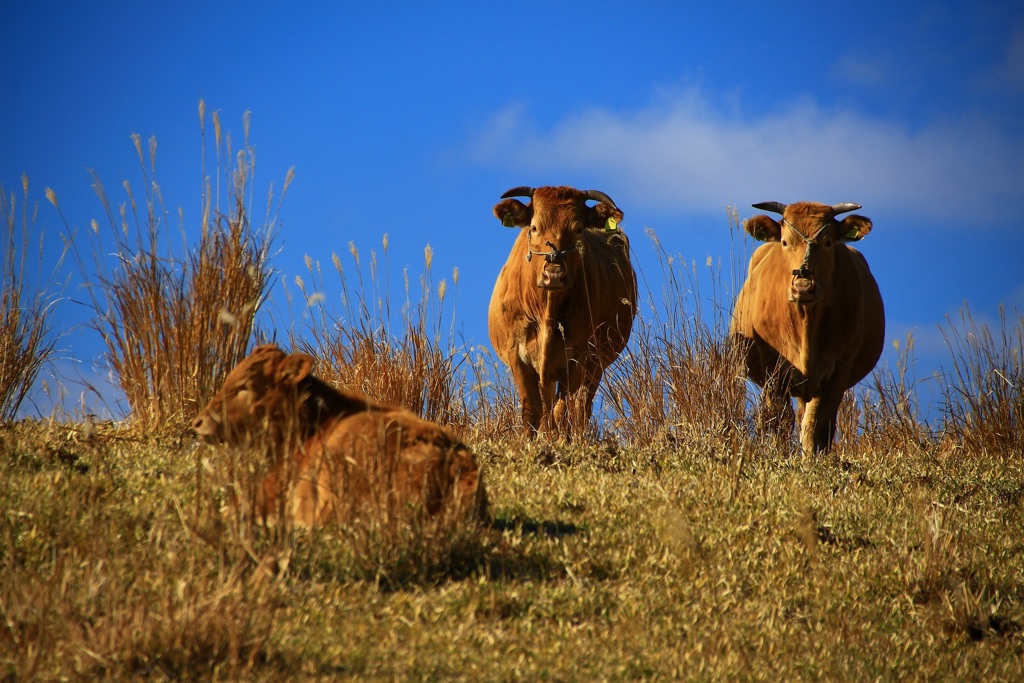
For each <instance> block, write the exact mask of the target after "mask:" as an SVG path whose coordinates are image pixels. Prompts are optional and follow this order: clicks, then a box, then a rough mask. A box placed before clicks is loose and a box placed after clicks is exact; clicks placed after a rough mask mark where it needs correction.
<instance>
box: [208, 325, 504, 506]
mask: <svg viewBox="0 0 1024 683" xmlns="http://www.w3.org/2000/svg"><path fill="white" fill-rule="evenodd" d="M312 365H313V359H312V358H311V357H310V356H308V355H306V354H302V353H293V354H286V353H285V352H284V351H281V350H280V349H278V348H277V347H276V346H274V345H273V344H268V345H265V346H259V347H257V348H256V349H255V350H254V351H253V352H252V354H250V355H249V357H247V358H246V359H244V360H243V361H242V362H241V363H239V364H238V365H237V366H236V367H235V369H234V370H232V371H231V373H230V374H229V375H228V377H227V379H226V380H225V382H224V386H223V387H222V388H221V389H220V391H219V392H217V395H216V396H214V397H213V399H212V400H211V401H210V403H209V405H207V406H206V407H205V408H204V409H203V410H202V411H201V412H200V413H199V415H198V416H197V417H196V419H195V422H194V423H193V426H192V427H193V430H194V431H195V432H196V434H198V435H199V436H200V438H202V439H203V440H204V441H206V442H208V443H225V444H229V445H234V446H257V447H261V446H262V447H265V448H266V451H267V455H268V457H269V465H270V470H269V473H268V475H267V477H266V479H265V481H264V483H263V486H262V487H261V491H260V492H259V493H258V500H257V508H258V509H257V512H258V514H259V515H260V516H261V517H262V518H263V520H264V521H267V522H270V521H274V520H275V518H276V516H277V514H278V513H279V512H280V511H283V512H284V514H285V515H286V516H287V517H288V518H289V520H290V521H291V522H293V523H295V524H296V525H299V526H313V525H314V524H320V523H324V522H328V521H332V520H337V519H352V518H353V517H356V516H358V515H360V514H363V513H366V512H370V511H374V510H376V511H379V512H393V511H396V510H401V509H406V508H409V507H412V508H414V509H421V510H422V511H424V512H425V513H426V514H427V515H428V516H431V517H437V516H439V515H447V514H455V515H464V514H474V515H476V516H477V517H478V518H480V519H484V518H485V517H486V513H487V510H486V508H487V500H486V494H485V492H484V487H483V482H482V480H481V476H480V472H479V468H478V467H477V463H476V460H475V458H474V456H473V454H472V452H471V451H470V450H469V448H467V447H466V445H465V444H463V443H461V442H460V441H459V440H458V439H456V438H455V437H454V436H453V435H452V434H451V433H450V432H448V431H447V430H446V429H443V428H442V427H440V426H438V425H436V424H434V423H432V422H427V421H425V420H422V419H420V418H418V417H416V416H415V415H413V414H412V413H409V412H407V411H405V410H403V409H401V408H396V407H392V406H387V405H383V404H380V403H377V402H375V401H372V400H370V399H368V398H367V397H365V396H363V395H361V394H357V393H355V392H342V391H337V390H335V389H333V388H331V387H329V386H327V385H326V384H324V383H323V382H321V381H320V380H319V379H317V378H316V377H313V376H312V375H310V374H309V371H310V368H311V367H312ZM282 494H284V496H285V498H284V499H282V498H280V496H281V495H282Z"/></svg>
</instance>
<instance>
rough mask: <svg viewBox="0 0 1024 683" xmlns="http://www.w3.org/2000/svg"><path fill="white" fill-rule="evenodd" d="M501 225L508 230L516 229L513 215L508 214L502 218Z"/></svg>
mask: <svg viewBox="0 0 1024 683" xmlns="http://www.w3.org/2000/svg"><path fill="white" fill-rule="evenodd" d="M501 224H502V225H504V226H505V227H506V228H514V227H516V222H515V219H514V218H512V214H510V213H506V214H505V215H504V216H502V218H501Z"/></svg>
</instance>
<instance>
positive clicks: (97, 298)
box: [53, 103, 292, 430]
mask: <svg viewBox="0 0 1024 683" xmlns="http://www.w3.org/2000/svg"><path fill="white" fill-rule="evenodd" d="M200 110H201V112H202V111H203V105H202V103H200ZM216 132H217V136H216V137H217V152H218V170H217V173H216V176H217V189H216V191H214V189H213V188H212V187H211V184H210V182H209V179H208V177H207V180H206V181H205V183H204V187H203V195H202V220H201V223H200V226H199V227H200V239H199V243H198V245H196V246H195V247H194V248H192V249H191V250H189V251H188V253H186V254H184V255H181V254H176V253H174V250H173V249H172V248H171V247H170V246H165V243H164V242H163V239H164V232H165V230H166V223H167V222H168V220H169V218H168V212H167V211H166V209H165V208H164V204H163V199H162V196H161V193H160V189H159V186H158V185H157V184H156V182H155V179H154V177H153V174H154V172H155V165H156V141H155V139H151V140H150V144H149V150H148V157H147V155H146V154H145V153H144V151H143V147H142V142H141V139H140V138H139V136H137V135H135V136H133V141H134V144H135V148H136V151H137V153H138V156H139V163H140V168H141V172H142V179H143V186H144V187H145V191H144V195H143V196H142V197H141V198H139V197H136V195H135V194H134V193H133V191H132V189H131V186H130V185H129V183H128V182H127V181H126V182H125V183H124V188H125V192H126V202H125V203H123V204H121V205H120V206H119V207H118V211H117V213H116V214H115V210H114V205H113V204H112V202H111V200H110V199H109V198H108V196H107V194H106V191H105V189H104V187H103V184H102V182H101V181H100V179H99V177H98V176H96V175H95V174H94V175H93V179H94V184H93V187H94V189H95V190H96V193H97V195H98V196H99V198H100V201H101V203H102V205H103V207H104V209H105V211H106V214H107V220H108V223H109V227H110V236H111V237H112V239H113V242H114V244H113V249H112V250H111V249H110V248H109V247H103V246H102V244H101V242H102V238H101V236H100V234H99V227H98V225H97V224H96V223H95V222H94V224H93V230H92V233H91V234H90V238H91V240H92V242H93V257H94V260H95V263H94V270H92V271H89V270H88V269H87V268H86V264H85V262H84V259H83V258H82V257H81V255H80V254H77V253H76V258H77V259H78V262H79V267H80V268H81V269H82V272H83V274H87V273H89V272H94V273H95V275H94V276H93V277H94V278H95V281H94V282H93V283H91V286H90V288H89V291H90V295H91V297H92V306H93V309H94V310H95V313H96V319H95V321H94V326H95V328H96V329H97V330H98V331H99V332H100V333H101V334H102V335H103V339H104V342H105V344H106V349H107V351H106V358H107V360H108V362H109V363H110V366H111V368H112V370H113V373H114V376H115V377H116V379H117V382H118V384H119V386H120V387H121V389H122V391H124V394H125V397H126V399H127V401H128V404H129V407H130V409H131V415H132V418H133V419H134V420H136V421H137V423H138V424H139V426H140V427H141V428H142V429H146V430H151V429H155V428H159V427H170V428H173V429H179V428H182V427H184V426H185V425H187V424H188V423H189V422H190V421H191V419H192V418H193V417H194V416H195V413H196V411H197V410H198V409H199V408H200V407H201V406H202V405H204V404H205V403H206V401H207V400H208V399H209V397H210V395H211V394H212V391H213V389H212V388H213V387H214V386H217V385H218V384H219V382H221V381H222V380H223V379H224V377H225V376H226V375H227V373H228V372H229V371H230V370H231V368H232V367H234V365H235V364H236V363H237V362H238V361H239V360H241V358H242V357H244V355H245V353H246V351H247V349H248V345H249V342H250V340H251V337H252V334H253V330H254V327H255V321H256V315H257V312H258V311H259V309H260V306H261V305H262V304H263V302H264V300H265V298H266V296H267V293H268V290H269V288H270V265H269V249H270V245H271V242H272V240H273V237H274V233H275V230H276V224H277V215H278V212H279V211H280V199H279V200H278V204H277V207H276V208H274V207H273V198H274V195H273V188H271V189H270V191H269V192H268V199H267V214H266V219H265V221H264V223H263V225H262V226H260V227H259V228H255V227H253V226H252V225H251V224H250V219H249V216H250V212H251V204H252V199H253V194H254V192H253V188H252V175H253V172H254V170H255V159H254V154H253V150H252V148H251V147H249V146H248V139H246V146H245V147H244V148H243V149H242V150H241V151H240V152H239V153H238V155H237V160H236V162H235V163H234V165H233V166H232V165H231V162H230V158H231V148H230V144H231V143H230V136H228V137H227V138H226V141H225V144H224V146H223V147H222V146H221V138H220V127H219V125H216ZM203 147H204V152H205V126H204V143H203ZM221 158H224V159H226V162H225V163H224V169H230V184H229V189H228V191H227V193H226V194H227V197H226V199H225V200H224V202H225V204H226V206H224V207H223V208H222V205H221V204H220V199H219V195H220V189H219V188H220V175H221V172H222V170H221V168H220V159H221ZM203 171H204V177H206V175H205V174H206V169H205V168H204V169H203ZM291 178H292V173H291V172H290V171H289V173H288V176H287V177H286V179H285V184H284V187H283V188H282V192H281V195H282V197H283V195H284V192H285V191H286V190H287V187H288V184H289V183H290V182H291ZM215 193H216V197H217V198H216V200H215ZM53 201H54V204H55V205H56V198H55V197H54V198H53ZM179 218H180V217H179ZM182 223H183V221H182ZM65 224H66V221H65ZM181 232H182V236H183V242H184V241H185V239H184V235H185V232H186V231H185V227H184V224H182V226H181ZM110 251H113V255H114V259H115V261H114V262H113V264H112V265H111V264H109V263H106V262H104V261H103V260H101V255H102V254H106V253H109V252H110ZM86 279H87V280H89V279H90V277H89V276H88V275H86Z"/></svg>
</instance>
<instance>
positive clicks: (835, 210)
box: [832, 202, 860, 216]
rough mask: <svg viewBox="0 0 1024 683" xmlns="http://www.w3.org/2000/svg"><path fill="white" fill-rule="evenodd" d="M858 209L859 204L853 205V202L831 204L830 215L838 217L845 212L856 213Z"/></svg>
mask: <svg viewBox="0 0 1024 683" xmlns="http://www.w3.org/2000/svg"><path fill="white" fill-rule="evenodd" d="M859 208H860V204H854V203H853V202H843V203H842V204H833V205H832V215H833V216H838V215H839V214H841V213H846V212H847V211H856V210H857V209H859Z"/></svg>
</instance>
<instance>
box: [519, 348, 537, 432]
mask: <svg viewBox="0 0 1024 683" xmlns="http://www.w3.org/2000/svg"><path fill="white" fill-rule="evenodd" d="M512 378H513V379H514V380H515V382H516V388H517V389H518V390H519V403H520V406H521V407H522V418H523V434H524V435H525V436H526V437H528V438H533V437H534V436H536V435H537V432H538V431H539V430H540V428H541V414H542V413H541V406H542V401H541V395H540V375H538V374H537V371H536V370H534V369H533V368H532V367H531V366H529V365H527V364H526V363H523V362H522V361H518V362H516V363H515V364H514V365H513V366H512Z"/></svg>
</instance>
